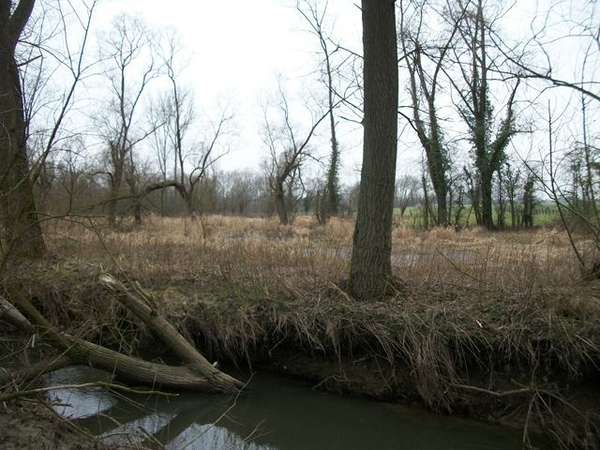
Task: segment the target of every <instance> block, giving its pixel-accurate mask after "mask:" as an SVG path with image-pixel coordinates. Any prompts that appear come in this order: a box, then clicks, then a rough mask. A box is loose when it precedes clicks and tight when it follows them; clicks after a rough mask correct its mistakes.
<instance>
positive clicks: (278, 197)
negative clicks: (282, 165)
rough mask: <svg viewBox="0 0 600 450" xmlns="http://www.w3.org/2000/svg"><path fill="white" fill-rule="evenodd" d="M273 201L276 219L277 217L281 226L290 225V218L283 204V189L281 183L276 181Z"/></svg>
mask: <svg viewBox="0 0 600 450" xmlns="http://www.w3.org/2000/svg"><path fill="white" fill-rule="evenodd" d="M273 200H274V202H275V211H277V217H279V223H280V224H281V225H288V224H289V223H290V218H289V216H288V211H287V206H286V204H285V191H284V189H283V182H280V181H279V180H277V181H276V184H275V195H274V196H273Z"/></svg>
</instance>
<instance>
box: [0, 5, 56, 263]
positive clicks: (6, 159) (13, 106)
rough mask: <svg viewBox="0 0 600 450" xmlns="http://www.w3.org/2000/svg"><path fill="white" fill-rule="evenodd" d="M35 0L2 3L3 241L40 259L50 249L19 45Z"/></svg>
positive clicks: (0, 169) (0, 129)
mask: <svg viewBox="0 0 600 450" xmlns="http://www.w3.org/2000/svg"><path fill="white" fill-rule="evenodd" d="M34 4H35V1H34V0H21V1H19V2H18V3H17V4H16V5H15V6H14V8H13V2H12V1H10V0H1V1H0V155H1V157H0V161H1V162H0V176H1V178H0V180H1V182H0V202H1V203H0V204H1V207H2V225H3V227H4V236H3V237H4V242H5V244H6V245H8V249H6V250H8V251H9V252H11V253H12V255H13V256H15V257H17V256H24V257H39V256H42V255H44V253H45V252H46V247H45V244H44V239H43V236H42V229H41V227H40V224H39V222H38V217H37V213H36V209H35V204H34V198H33V187H32V184H31V182H30V180H29V160H28V157H27V142H26V123H25V113H24V107H23V94H22V89H21V79H20V76H19V66H18V63H17V59H16V49H17V44H18V42H19V38H20V37H21V33H22V32H23V29H24V28H25V25H26V24H27V21H28V20H29V17H30V16H31V13H32V11H33V6H34Z"/></svg>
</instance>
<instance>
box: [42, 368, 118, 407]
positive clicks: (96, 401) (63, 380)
mask: <svg viewBox="0 0 600 450" xmlns="http://www.w3.org/2000/svg"><path fill="white" fill-rule="evenodd" d="M109 379H110V377H109V376H108V374H107V373H106V372H103V371H101V370H95V369H92V368H91V367H85V366H74V367H69V368H67V369H61V370H57V371H55V372H52V373H49V374H48V375H46V382H47V383H48V385H50V386H62V385H69V384H83V383H89V382H93V381H99V380H102V381H108V380H109ZM47 398H48V401H49V402H50V403H51V404H52V408H53V409H54V411H56V413H57V414H60V415H61V416H63V417H68V418H69V419H81V418H83V417H90V416H94V415H96V414H98V413H100V412H102V411H107V410H109V409H111V408H112V407H113V406H115V405H116V404H117V400H116V399H115V398H114V397H113V396H111V395H110V394H109V393H107V392H106V391H105V390H104V389H102V388H100V387H92V388H85V389H53V390H52V391H49V392H48V394H47Z"/></svg>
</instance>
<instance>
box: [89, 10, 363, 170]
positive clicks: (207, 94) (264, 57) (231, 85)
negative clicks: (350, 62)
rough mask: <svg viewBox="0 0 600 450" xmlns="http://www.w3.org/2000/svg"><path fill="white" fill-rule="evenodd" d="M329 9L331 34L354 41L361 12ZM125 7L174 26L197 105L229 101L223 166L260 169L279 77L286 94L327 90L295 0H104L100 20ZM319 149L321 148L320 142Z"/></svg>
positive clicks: (154, 23)
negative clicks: (267, 110) (230, 130)
mask: <svg viewBox="0 0 600 450" xmlns="http://www.w3.org/2000/svg"><path fill="white" fill-rule="evenodd" d="M329 10H330V11H331V23H332V26H333V28H332V30H333V32H332V33H333V34H334V35H335V37H336V38H337V39H339V40H341V41H343V42H348V43H349V44H348V45H349V46H354V47H356V46H358V45H359V44H360V39H361V29H360V10H359V9H358V7H357V6H356V5H355V3H354V2H353V1H349V0H329ZM123 12H126V13H131V14H139V15H140V16H142V17H143V18H144V19H145V20H146V21H147V23H148V24H149V25H150V26H151V27H156V28H162V27H173V28H176V29H177V30H178V33H179V35H180V38H181V42H182V44H183V45H184V47H185V50H184V53H186V56H187V57H188V58H189V64H188V66H187V67H186V69H185V73H184V79H185V80H186V81H187V82H189V83H190V84H191V85H192V86H193V89H194V92H195V96H196V107H197V108H198V109H199V110H202V109H203V108H206V107H207V106H208V105H216V104H219V105H220V106H223V105H227V104H228V105H231V106H230V107H231V109H232V110H233V114H234V119H233V120H234V124H235V125H234V127H235V134H236V137H235V139H234V143H233V144H232V146H231V151H230V153H229V154H228V155H227V156H226V157H225V158H223V159H221V160H219V168H221V169H223V170H229V169H243V168H250V169H255V170H260V167H261V166H260V165H261V163H262V161H263V160H264V158H265V157H266V156H267V154H268V153H267V148H266V147H265V145H264V144H263V142H262V138H261V128H262V126H263V123H264V120H263V112H262V107H263V106H262V105H264V103H265V101H266V99H267V98H268V97H269V96H273V95H274V94H275V93H276V92H277V83H278V79H281V80H282V84H283V86H284V88H285V90H286V94H287V95H289V96H290V97H298V98H302V97H303V96H306V95H307V91H308V90H310V89H313V90H315V91H317V92H319V91H322V95H325V91H324V90H323V89H324V87H323V85H322V84H319V83H318V73H315V71H316V70H317V67H318V64H319V56H318V55H317V54H316V51H317V49H318V41H317V39H316V37H315V36H314V35H312V34H310V33H309V32H307V29H308V24H307V23H306V21H305V19H303V18H302V16H301V15H300V14H299V12H298V11H297V10H296V9H295V0H253V1H248V0H228V1H215V0H199V1H193V2H192V1H189V0H169V2H168V7H165V2H164V1H158V0H109V2H108V3H106V4H103V5H102V8H101V10H99V13H100V16H99V20H100V22H101V23H102V24H103V25H104V24H110V21H111V17H114V16H115V15H117V14H120V13H123ZM356 50H360V49H359V48H356ZM316 95H318V94H316ZM208 108H210V106H208ZM296 108H297V110H295V111H292V114H293V115H294V113H295V112H297V114H295V115H296V116H299V115H300V114H302V113H304V114H305V111H302V109H303V107H302V105H298V106H296ZM216 109H217V108H216V107H215V113H214V114H215V115H216V114H218V112H217V111H216ZM204 112H205V113H206V111H204ZM207 114H208V115H210V113H207ZM216 118H217V117H215V119H216ZM355 129H356V127H355V126H354V127H351V130H355ZM324 131H325V128H324ZM350 134H353V132H350ZM349 139H351V141H349V142H347V143H344V142H342V146H345V148H346V149H347V153H349V152H351V153H352V154H351V155H348V154H346V162H347V163H348V164H346V165H344V167H343V168H342V171H344V172H345V175H344V176H343V177H344V178H353V179H357V177H358V174H357V171H356V165H357V164H358V163H359V161H360V158H361V151H362V150H361V149H360V148H358V147H357V145H356V143H355V141H356V137H354V136H351V137H350V138H349ZM317 140H318V139H317ZM320 147H326V144H325V145H323V140H321V145H320Z"/></svg>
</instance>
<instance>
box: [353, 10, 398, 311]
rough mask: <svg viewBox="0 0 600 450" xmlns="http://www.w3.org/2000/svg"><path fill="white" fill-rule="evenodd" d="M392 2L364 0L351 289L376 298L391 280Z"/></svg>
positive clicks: (394, 116) (393, 145)
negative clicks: (360, 152) (361, 131)
mask: <svg viewBox="0 0 600 450" xmlns="http://www.w3.org/2000/svg"><path fill="white" fill-rule="evenodd" d="M394 3H395V2H393V1H389V0H363V1H362V23H363V47H364V68H363V70H364V74H363V78H364V95H365V101H364V119H363V124H364V140H363V163H362V169H361V181H360V193H359V199H358V213H357V217H356V228H355V231H354V238H353V245H352V257H351V261H350V280H349V285H350V293H351V295H353V296H354V298H356V299H358V300H376V299H380V298H382V297H384V296H385V295H386V293H387V292H389V286H390V282H391V280H392V261H391V252H392V218H393V209H394V182H395V176H396V154H397V145H398V144H397V139H398V50H397V43H396V11H395V5H394Z"/></svg>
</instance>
